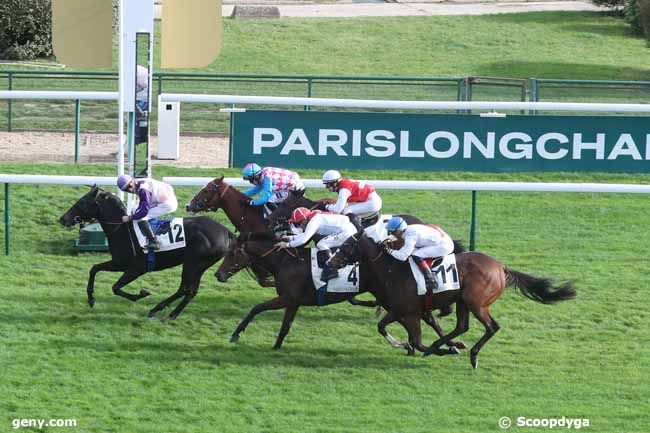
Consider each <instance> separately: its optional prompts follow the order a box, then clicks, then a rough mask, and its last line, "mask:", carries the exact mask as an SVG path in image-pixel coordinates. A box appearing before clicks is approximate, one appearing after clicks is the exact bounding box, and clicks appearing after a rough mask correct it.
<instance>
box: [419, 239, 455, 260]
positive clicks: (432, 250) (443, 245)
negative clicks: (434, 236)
mask: <svg viewBox="0 0 650 433" xmlns="http://www.w3.org/2000/svg"><path fill="white" fill-rule="evenodd" d="M453 252H454V241H452V240H451V238H450V237H449V236H445V237H444V238H443V239H442V240H441V241H440V243H439V244H436V245H432V246H429V247H422V248H416V249H415V250H414V251H413V253H411V255H412V256H416V257H421V258H423V259H425V258H429V257H442V256H446V255H447V254H451V253H453Z"/></svg>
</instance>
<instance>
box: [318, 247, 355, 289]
mask: <svg viewBox="0 0 650 433" xmlns="http://www.w3.org/2000/svg"><path fill="white" fill-rule="evenodd" d="M336 250H337V249H335V248H333V249H332V252H333V253H336ZM318 253H319V251H318V250H317V249H316V248H311V277H312V280H313V282H314V289H315V290H318V289H320V288H321V287H323V285H324V284H325V282H324V281H323V280H321V279H320V277H321V275H322V273H323V264H324V262H325V260H326V258H325V257H324V255H323V254H318ZM327 292H328V293H358V292H359V264H358V263H355V264H354V265H348V266H346V267H344V268H341V269H339V276H338V277H336V278H332V279H331V280H329V282H328V283H327Z"/></svg>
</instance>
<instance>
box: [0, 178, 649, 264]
mask: <svg viewBox="0 0 650 433" xmlns="http://www.w3.org/2000/svg"><path fill="white" fill-rule="evenodd" d="M211 180H212V178H210V177H172V176H168V177H164V178H163V181H165V182H167V183H169V184H171V185H175V186H195V187H202V186H204V185H206V184H207V183H208V182H210V181H211ZM224 180H225V181H226V182H228V183H229V184H231V185H233V186H237V187H239V186H249V185H250V184H249V183H248V182H245V181H244V180H242V179H241V178H226V179H224ZM115 181H116V178H115V177H113V176H49V175H30V174H0V183H4V184H5V188H4V190H5V197H4V202H5V208H4V211H5V212H4V220H5V255H9V244H10V234H9V233H10V231H9V230H10V224H9V222H10V218H9V201H10V199H9V186H10V184H12V183H13V184H23V185H24V184H30V185H69V186H80V185H100V186H112V185H115ZM304 183H305V186H307V187H310V188H322V187H323V184H322V182H321V181H320V180H319V179H306V180H304ZM372 184H373V186H375V187H376V188H377V189H395V190H400V189H401V190H429V191H472V217H471V227H470V249H474V246H475V237H474V233H475V229H476V218H475V214H474V211H473V209H474V207H475V198H476V192H477V191H512V192H516V191H521V192H587V193H636V194H649V193H650V185H631V184H603V183H534V182H444V181H441V182H438V181H409V180H402V181H400V180H373V181H372Z"/></svg>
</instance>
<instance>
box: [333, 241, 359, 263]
mask: <svg viewBox="0 0 650 433" xmlns="http://www.w3.org/2000/svg"><path fill="white" fill-rule="evenodd" d="M356 236H357V235H355V236H350V237H349V238H347V239H346V240H345V242H343V244H341V246H340V247H339V250H338V251H337V252H336V254H334V256H333V257H332V258H331V259H330V265H331V266H332V267H333V268H334V269H340V268H342V267H345V266H347V265H351V264H353V263H357V262H358V261H359V240H358V238H357V237H356Z"/></svg>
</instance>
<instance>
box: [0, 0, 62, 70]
mask: <svg viewBox="0 0 650 433" xmlns="http://www.w3.org/2000/svg"><path fill="white" fill-rule="evenodd" d="M51 55H52V12H51V1H50V0H2V1H0V58H2V59H9V60H27V59H33V58H36V57H49V56H51Z"/></svg>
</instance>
